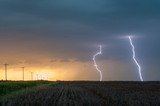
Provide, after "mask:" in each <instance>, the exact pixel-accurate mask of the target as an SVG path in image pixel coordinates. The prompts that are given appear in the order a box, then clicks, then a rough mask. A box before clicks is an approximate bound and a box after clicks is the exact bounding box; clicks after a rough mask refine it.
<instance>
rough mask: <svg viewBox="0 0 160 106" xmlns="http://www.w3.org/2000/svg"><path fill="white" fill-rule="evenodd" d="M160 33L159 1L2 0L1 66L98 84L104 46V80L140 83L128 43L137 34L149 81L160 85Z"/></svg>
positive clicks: (0, 4)
mask: <svg viewBox="0 0 160 106" xmlns="http://www.w3.org/2000/svg"><path fill="white" fill-rule="evenodd" d="M159 28H160V1H159V0H0V50H1V55H0V63H1V64H2V65H3V63H5V62H7V63H9V64H11V65H12V67H19V66H21V65H22V64H23V65H26V66H27V67H32V69H34V70H36V69H37V70H39V69H38V68H37V67H40V66H41V68H44V69H46V70H50V71H52V72H54V71H55V73H56V74H58V75H59V76H60V78H58V77H56V78H54V77H55V76H50V77H51V79H52V80H53V79H54V80H55V79H66V80H97V79H98V73H97V72H96V70H95V69H94V67H93V63H92V56H93V54H94V53H95V52H97V51H98V45H99V44H102V45H103V48H102V49H103V55H101V56H99V57H97V62H98V64H99V67H100V68H101V70H103V75H104V78H103V80H139V77H138V71H137V68H136V65H135V64H134V63H133V60H132V58H131V57H132V52H131V48H130V45H129V41H128V39H126V38H124V36H127V35H129V34H132V35H135V36H136V37H135V38H134V39H133V42H134V44H135V49H136V55H137V59H138V61H139V63H140V64H141V65H142V73H143V76H144V80H160V77H159V76H160V71H159V69H160V46H159V45H160V42H159V39H160V30H159ZM55 64H56V65H55ZM46 67H47V68H46ZM48 67H49V68H48ZM55 67H56V68H55ZM59 67H63V68H62V69H59ZM66 67H69V68H67V69H66ZM81 68H82V69H81ZM2 69H3V68H2ZM65 69H66V70H67V72H66V70H65ZM15 70H17V69H15ZM15 70H12V71H15ZM59 70H61V71H59ZM82 70H83V71H82ZM16 72H17V71H16ZM36 73H38V71H36ZM61 73H62V74H61ZM68 73H75V74H73V75H68V76H69V77H67V78H65V76H67V74H68ZM58 75H57V76H58ZM1 77H3V75H1Z"/></svg>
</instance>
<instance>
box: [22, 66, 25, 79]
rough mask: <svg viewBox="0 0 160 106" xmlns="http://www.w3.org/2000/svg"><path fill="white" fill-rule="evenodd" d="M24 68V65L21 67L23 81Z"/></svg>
mask: <svg viewBox="0 0 160 106" xmlns="http://www.w3.org/2000/svg"><path fill="white" fill-rule="evenodd" d="M24 68H25V67H22V77H23V81H24Z"/></svg>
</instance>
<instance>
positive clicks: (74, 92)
mask: <svg viewBox="0 0 160 106" xmlns="http://www.w3.org/2000/svg"><path fill="white" fill-rule="evenodd" d="M52 83H53V84H46V85H44V86H37V87H33V88H32V90H28V91H27V92H22V93H18V94H15V95H14V96H10V97H8V98H5V99H3V100H2V101H1V105H12V106H22V105H39V106H53V105H55V106H66V105H67V106H77V105H80V106H81V105H87V106H88V105H89V106H91V105H94V106H95V105H96V106H97V105H107V106H108V105H115V106H116V105H118V106H142V105H144V106H159V105H160V82H93V81H92V82H89V81H70V82H69V81H68V82H66V81H60V82H56V84H55V82H52Z"/></svg>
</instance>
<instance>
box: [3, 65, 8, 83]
mask: <svg viewBox="0 0 160 106" xmlns="http://www.w3.org/2000/svg"><path fill="white" fill-rule="evenodd" d="M4 66H5V79H6V81H7V66H8V64H4Z"/></svg>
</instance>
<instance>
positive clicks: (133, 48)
mask: <svg viewBox="0 0 160 106" xmlns="http://www.w3.org/2000/svg"><path fill="white" fill-rule="evenodd" d="M128 38H129V41H130V44H131V47H132V52H133V60H134V62H135V63H136V65H137V67H138V71H139V77H140V79H141V81H143V78H142V74H141V66H140V65H139V63H138V61H137V60H136V53H135V47H134V45H133V41H132V38H131V36H128Z"/></svg>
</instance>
